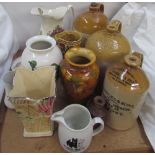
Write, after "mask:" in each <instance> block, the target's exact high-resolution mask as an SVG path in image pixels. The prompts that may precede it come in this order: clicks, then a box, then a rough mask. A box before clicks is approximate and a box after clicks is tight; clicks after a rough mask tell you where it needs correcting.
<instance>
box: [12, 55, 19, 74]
mask: <svg viewBox="0 0 155 155" xmlns="http://www.w3.org/2000/svg"><path fill="white" fill-rule="evenodd" d="M20 65H21V57H19V58H17V59H15V60H14V61H13V64H12V66H11V70H12V71H14V70H16V68H17V67H19V66H20Z"/></svg>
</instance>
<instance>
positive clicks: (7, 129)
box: [1, 82, 153, 153]
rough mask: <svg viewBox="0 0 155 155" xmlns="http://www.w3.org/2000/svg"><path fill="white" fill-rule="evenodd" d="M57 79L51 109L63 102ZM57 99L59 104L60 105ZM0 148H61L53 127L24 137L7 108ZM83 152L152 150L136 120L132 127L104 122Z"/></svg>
mask: <svg viewBox="0 0 155 155" xmlns="http://www.w3.org/2000/svg"><path fill="white" fill-rule="evenodd" d="M60 85H61V83H60V82H57V86H58V89H57V101H56V104H55V105H56V106H55V110H56V111H57V110H60V109H62V108H63V107H64V106H66V105H67V101H66V100H65V95H64V93H62V91H63V88H62V87H61V86H60ZM60 103H61V106H60ZM1 152H3V153H6V152H14V153H15V152H20V153H24V152H42V153H43V152H65V151H64V150H63V149H62V147H61V146H60V144H59V140H58V135H57V130H55V132H54V135H53V136H50V137H41V138H24V137H23V126H22V124H21V122H20V120H19V119H18V118H17V116H16V113H15V111H14V110H9V109H8V110H7V111H6V114H5V119H4V121H3V126H2V131H1ZM85 152H153V149H152V147H151V145H150V143H149V141H148V139H147V137H146V135H145V132H144V129H143V126H142V124H141V122H140V121H138V122H137V123H136V124H135V126H134V127H133V128H132V129H129V130H127V131H116V130H113V129H111V128H109V127H107V126H105V129H104V130H103V131H102V132H101V133H100V134H98V135H96V136H95V137H93V139H92V143H91V145H90V146H89V148H88V149H87V150H86V151H85Z"/></svg>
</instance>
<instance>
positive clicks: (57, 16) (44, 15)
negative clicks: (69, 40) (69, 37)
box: [31, 5, 74, 35]
mask: <svg viewBox="0 0 155 155" xmlns="http://www.w3.org/2000/svg"><path fill="white" fill-rule="evenodd" d="M69 10H71V11H72V15H73V17H74V9H73V6H72V5H68V6H61V7H58V8H55V9H45V8H42V7H35V8H32V10H31V14H33V15H37V16H40V17H41V19H42V23H41V29H40V34H43V35H50V34H52V33H53V32H54V31H56V30H59V29H63V19H64V16H65V15H66V13H67V12H68V11H69Z"/></svg>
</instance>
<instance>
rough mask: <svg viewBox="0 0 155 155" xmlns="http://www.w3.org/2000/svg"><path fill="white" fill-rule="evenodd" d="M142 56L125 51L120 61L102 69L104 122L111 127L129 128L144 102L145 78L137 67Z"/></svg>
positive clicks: (147, 83) (147, 85)
mask: <svg viewBox="0 0 155 155" xmlns="http://www.w3.org/2000/svg"><path fill="white" fill-rule="evenodd" d="M138 55H139V56H138ZM142 58H143V57H142V56H141V54H140V53H138V52H136V53H134V54H129V55H126V56H125V57H124V62H122V63H117V64H114V65H112V66H110V67H109V68H108V69H107V71H106V75H105V80H104V89H103V94H104V96H105V98H106V119H105V123H106V124H107V125H108V126H109V127H111V128H113V129H116V130H127V129H129V128H131V127H132V126H133V125H134V124H135V122H136V120H137V117H138V115H139V113H140V110H141V107H142V106H143V104H144V101H145V97H146V95H147V92H148V89H149V81H148V78H147V76H146V75H145V73H144V71H143V70H142V68H141V67H140V66H141V63H142Z"/></svg>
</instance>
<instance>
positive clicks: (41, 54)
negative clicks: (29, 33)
mask: <svg viewBox="0 0 155 155" xmlns="http://www.w3.org/2000/svg"><path fill="white" fill-rule="evenodd" d="M62 58H63V56H62V53H61V51H60V49H59V48H58V46H57V45H56V41H55V39H54V38H52V37H50V36H46V35H37V36H34V37H31V38H30V39H28V40H27V42H26V48H25V49H24V51H23V53H22V56H21V58H18V59H16V60H15V61H14V63H13V65H12V70H14V69H15V68H16V67H18V66H19V65H20V63H21V66H24V67H26V68H31V65H30V61H36V63H37V64H36V68H38V67H42V66H50V65H52V64H57V65H59V64H60V62H61V60H62Z"/></svg>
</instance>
